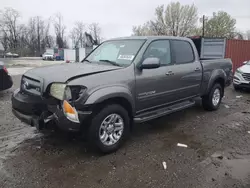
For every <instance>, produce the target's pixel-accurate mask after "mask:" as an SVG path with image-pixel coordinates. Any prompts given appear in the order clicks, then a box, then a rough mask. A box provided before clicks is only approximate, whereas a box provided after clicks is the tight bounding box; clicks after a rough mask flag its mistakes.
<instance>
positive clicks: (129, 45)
mask: <svg viewBox="0 0 250 188" xmlns="http://www.w3.org/2000/svg"><path fill="white" fill-rule="evenodd" d="M144 42H145V40H131V39H130V40H113V41H107V42H104V43H102V44H101V45H100V46H99V47H98V48H97V49H96V50H94V51H93V52H92V53H91V54H90V55H89V56H88V57H87V59H86V61H89V62H100V63H109V64H112V65H117V66H123V67H127V66H129V65H130V64H131V63H132V61H133V59H134V57H135V55H136V54H137V52H138V51H139V49H140V48H141V46H142V45H143V43H144Z"/></svg>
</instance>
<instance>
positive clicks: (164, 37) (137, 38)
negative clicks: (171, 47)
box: [109, 36, 191, 41]
mask: <svg viewBox="0 0 250 188" xmlns="http://www.w3.org/2000/svg"><path fill="white" fill-rule="evenodd" d="M130 39H131V40H157V39H178V40H187V41H190V40H191V39H189V38H187V37H175V36H130V37H119V38H112V39H109V40H130Z"/></svg>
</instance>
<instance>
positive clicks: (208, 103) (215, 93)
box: [202, 84, 223, 111]
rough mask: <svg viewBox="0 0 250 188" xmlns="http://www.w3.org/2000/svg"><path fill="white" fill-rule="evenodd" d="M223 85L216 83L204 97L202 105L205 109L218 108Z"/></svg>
mask: <svg viewBox="0 0 250 188" xmlns="http://www.w3.org/2000/svg"><path fill="white" fill-rule="evenodd" d="M222 93H223V92H222V87H221V85H220V84H215V85H214V86H213V87H212V88H211V90H210V91H209V93H208V94H207V95H206V96H203V97H202V105H203V108H204V109H205V110H209V111H213V110H217V109H218V108H219V106H220V103H221V99H222Z"/></svg>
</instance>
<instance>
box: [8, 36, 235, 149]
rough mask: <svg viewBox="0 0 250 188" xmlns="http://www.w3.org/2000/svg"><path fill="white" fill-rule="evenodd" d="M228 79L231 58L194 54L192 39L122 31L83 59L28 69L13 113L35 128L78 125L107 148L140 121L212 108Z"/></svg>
mask: <svg viewBox="0 0 250 188" xmlns="http://www.w3.org/2000/svg"><path fill="white" fill-rule="evenodd" d="M231 82H232V62H231V59H206V60H202V59H200V58H199V55H198V52H197V49H196V47H195V45H194V43H193V42H192V40H191V39H188V38H183V37H160V36H155V37H127V38H118V39H113V40H109V41H106V42H103V43H102V44H100V45H99V46H98V47H97V48H95V49H94V50H93V51H92V52H91V53H90V54H89V55H88V56H87V57H86V58H85V59H84V60H83V61H82V63H69V64H68V63H65V64H63V65H53V66H49V67H43V68H35V69H32V70H29V71H28V72H26V73H25V74H24V75H23V77H22V80H21V85H20V89H18V90H16V91H15V92H14V94H13V96H12V109H13V113H14V114H15V115H16V117H18V118H19V119H20V120H22V121H23V122H26V123H27V124H29V125H31V126H36V127H37V129H38V130H41V129H46V128H49V127H50V126H51V124H50V123H52V125H55V126H57V127H59V128H60V129H63V130H65V131H75V132H82V134H81V135H85V136H86V137H87V138H88V139H89V143H91V144H92V146H93V147H95V148H97V149H99V150H100V151H102V152H105V153H108V152H113V151H115V150H117V149H118V148H119V147H120V146H121V145H122V143H123V142H124V141H125V140H126V139H127V138H128V135H129V133H130V131H131V128H132V127H133V125H134V124H133V122H136V123H142V122H145V121H149V120H152V119H155V118H159V117H161V116H164V115H166V114H170V113H173V112H176V111H179V110H182V109H185V108H188V107H191V106H193V105H195V99H196V98H197V97H198V98H199V97H201V98H202V103H203V107H204V109H206V110H210V111H211V110H217V109H218V108H219V106H220V103H221V99H222V97H223V96H224V88H225V87H226V86H229V85H230V84H231Z"/></svg>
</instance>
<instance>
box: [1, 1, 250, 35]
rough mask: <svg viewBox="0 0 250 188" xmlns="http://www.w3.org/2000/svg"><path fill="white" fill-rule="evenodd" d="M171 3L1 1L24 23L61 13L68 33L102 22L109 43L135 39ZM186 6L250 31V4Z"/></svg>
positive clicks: (202, 2)
mask: <svg viewBox="0 0 250 188" xmlns="http://www.w3.org/2000/svg"><path fill="white" fill-rule="evenodd" d="M170 1H171V0H148V2H147V1H146V0H0V9H2V8H4V7H12V8H14V9H16V10H18V11H20V12H21V15H22V22H27V20H28V18H29V17H31V16H37V15H39V16H42V17H44V18H48V17H50V16H53V15H55V13H56V12H61V14H62V15H63V17H64V23H65V25H66V27H67V32H69V30H70V29H71V28H72V26H73V24H74V22H75V21H83V22H85V23H92V22H98V23H100V26H101V28H102V36H103V37H104V38H105V39H109V38H113V37H118V36H128V35H131V30H132V26H133V25H138V24H142V23H144V22H146V21H147V20H149V19H152V18H154V9H155V7H157V6H158V5H161V4H165V5H166V4H168V3H169V2H170ZM180 2H181V3H182V4H190V3H195V5H196V6H197V7H198V11H199V15H203V14H205V15H208V16H211V15H212V12H214V11H218V10H223V11H226V12H228V13H230V14H231V15H232V16H233V17H235V18H236V19H237V28H238V29H239V30H241V31H246V30H248V29H250V0H180Z"/></svg>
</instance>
